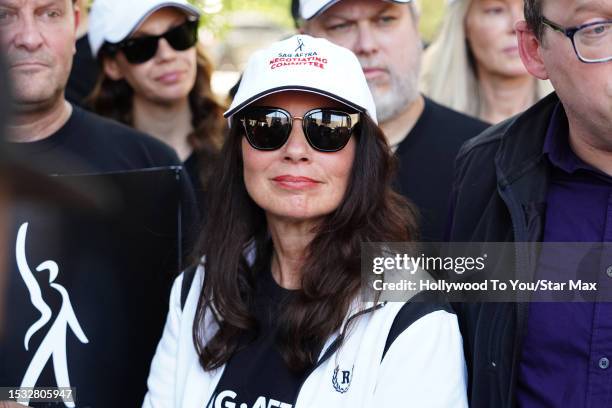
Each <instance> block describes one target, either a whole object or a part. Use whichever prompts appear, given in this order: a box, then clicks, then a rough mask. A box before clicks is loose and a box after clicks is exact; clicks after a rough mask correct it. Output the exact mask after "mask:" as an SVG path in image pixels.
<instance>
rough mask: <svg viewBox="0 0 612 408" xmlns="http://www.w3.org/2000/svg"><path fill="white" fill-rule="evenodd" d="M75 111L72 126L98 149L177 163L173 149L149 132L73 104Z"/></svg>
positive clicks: (159, 161) (169, 163)
mask: <svg viewBox="0 0 612 408" xmlns="http://www.w3.org/2000/svg"><path fill="white" fill-rule="evenodd" d="M74 115H75V117H76V118H77V121H76V123H75V126H77V128H78V129H79V130H80V131H82V132H84V136H85V137H86V139H87V142H88V143H90V144H97V145H98V146H99V147H100V149H101V151H107V152H108V151H116V152H117V153H121V154H122V155H132V154H133V155H136V156H134V157H141V156H142V157H144V158H147V159H149V160H152V161H153V162H154V163H150V164H156V165H160V166H162V165H174V164H180V161H179V160H178V157H177V156H176V153H175V152H174V150H173V149H172V148H171V147H170V146H168V145H167V144H165V143H163V142H161V141H159V140H157V139H155V138H154V137H152V136H149V135H146V134H144V133H142V132H140V131H138V130H136V129H133V128H131V127H129V126H126V125H124V124H122V123H119V122H116V121H114V120H111V119H108V118H104V117H102V116H99V115H97V114H95V113H92V112H89V111H86V110H84V109H82V108H79V107H76V106H75V107H74Z"/></svg>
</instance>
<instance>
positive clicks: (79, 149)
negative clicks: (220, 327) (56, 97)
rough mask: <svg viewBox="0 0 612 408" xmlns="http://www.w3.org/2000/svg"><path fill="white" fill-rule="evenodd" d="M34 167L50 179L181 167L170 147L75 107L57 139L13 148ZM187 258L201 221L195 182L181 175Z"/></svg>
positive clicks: (57, 134) (183, 225)
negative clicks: (75, 175) (53, 175)
mask: <svg viewBox="0 0 612 408" xmlns="http://www.w3.org/2000/svg"><path fill="white" fill-rule="evenodd" d="M8 145H9V146H10V149H11V150H12V151H13V152H14V153H15V154H17V155H18V156H20V157H22V158H23V159H24V160H25V161H27V162H28V163H29V165H30V166H32V167H34V168H35V169H38V170H40V171H41V172H42V173H46V174H60V175H74V174H87V173H109V172H118V171H129V170H140V169H147V168H156V167H166V166H181V165H182V163H181V161H180V160H179V158H178V156H177V155H176V152H175V151H174V150H173V149H172V148H171V147H170V146H168V145H167V144H165V143H163V142H161V141H159V140H157V139H155V138H153V137H151V136H148V135H145V134H143V133H140V132H138V131H137V130H134V129H132V128H130V127H128V126H125V125H123V124H120V123H118V122H115V121H113V120H110V119H106V118H103V117H101V116H99V115H96V114H93V113H90V112H88V111H86V110H84V109H82V108H79V107H77V106H74V105H73V112H72V115H71V116H70V118H69V119H68V121H67V122H66V123H65V124H64V126H62V127H61V128H60V129H59V130H58V131H57V132H55V133H54V134H52V135H51V136H49V137H47V138H45V139H42V140H38V141H36V142H30V143H8ZM181 174H182V176H181V203H182V204H181V212H182V216H181V230H182V231H181V233H182V236H183V239H184V240H183V248H182V253H183V254H184V257H185V259H186V258H187V257H188V256H189V255H190V254H191V251H192V249H193V245H194V242H195V241H196V239H197V235H198V234H199V232H200V227H201V225H200V223H201V221H200V220H201V217H200V214H199V209H198V208H197V203H196V197H195V194H194V190H193V186H192V184H191V181H190V179H189V177H188V176H187V174H186V172H185V171H184V170H182V171H181Z"/></svg>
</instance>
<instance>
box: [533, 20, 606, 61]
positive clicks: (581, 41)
mask: <svg viewBox="0 0 612 408" xmlns="http://www.w3.org/2000/svg"><path fill="white" fill-rule="evenodd" d="M542 24H544V25H547V26H548V27H550V28H552V29H553V30H555V31H559V32H560V33H563V34H565V35H566V36H567V37H568V38H569V39H570V40H571V41H572V44H573V46H574V51H575V52H576V55H577V56H578V59H579V60H580V61H582V62H585V63H587V64H593V63H598V62H608V61H611V60H612V20H607V21H596V22H593V23H588V24H583V25H579V26H576V27H567V28H565V27H562V26H560V25H559V24H556V23H554V22H552V21H550V20H549V19H547V18H546V17H542Z"/></svg>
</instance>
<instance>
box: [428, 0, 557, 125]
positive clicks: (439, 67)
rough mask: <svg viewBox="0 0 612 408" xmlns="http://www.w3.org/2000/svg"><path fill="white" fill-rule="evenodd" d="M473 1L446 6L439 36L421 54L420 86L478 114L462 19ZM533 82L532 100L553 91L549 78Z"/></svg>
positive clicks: (436, 97)
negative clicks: (534, 84) (533, 93)
mask: <svg viewBox="0 0 612 408" xmlns="http://www.w3.org/2000/svg"><path fill="white" fill-rule="evenodd" d="M472 1H474V0H455V1H453V2H451V3H450V4H449V5H448V7H447V12H446V15H445V17H444V21H443V23H442V28H441V30H440V32H439V34H438V36H437V37H436V39H435V41H434V42H433V43H432V44H431V45H430V46H429V47H428V48H427V50H425V53H424V54H423V65H422V69H421V78H420V86H421V91H422V92H423V93H424V94H425V95H427V96H428V97H430V98H431V99H433V100H434V101H436V102H438V103H440V104H442V105H445V106H448V107H450V108H452V109H454V110H457V111H459V112H463V113H466V114H468V115H470V116H475V117H479V116H480V115H481V113H482V112H483V109H482V106H481V104H482V103H483V101H482V98H481V96H480V87H479V84H478V78H477V77H476V73H475V66H474V64H475V63H474V61H473V60H472V55H471V51H470V49H469V46H468V43H467V39H466V36H465V18H466V15H467V13H468V10H469V8H470V5H471V3H472ZM534 81H536V82H535V83H536V86H535V90H534V92H535V95H534V98H535V100H539V99H541V98H542V97H544V96H546V95H547V94H549V93H550V92H551V91H552V90H553V89H552V86H551V84H550V82H549V81H540V80H537V79H535V78H534Z"/></svg>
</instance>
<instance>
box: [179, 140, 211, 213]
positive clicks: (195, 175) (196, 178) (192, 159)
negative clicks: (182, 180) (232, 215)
mask: <svg viewBox="0 0 612 408" xmlns="http://www.w3.org/2000/svg"><path fill="white" fill-rule="evenodd" d="M202 165H204V163H202V158H201V157H199V156H198V155H197V154H196V153H195V152H194V153H191V155H190V156H189V157H188V158H187V160H185V162H184V163H183V166H184V167H185V171H186V172H187V175H188V176H189V179H190V180H191V185H193V191H194V192H195V199H196V202H197V205H198V208H199V210H200V214H201V215H202V216H204V215H205V214H206V212H207V211H206V189H205V186H204V185H203V184H202V178H201V176H200V173H201V170H202V168H201V167H200V166H202Z"/></svg>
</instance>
